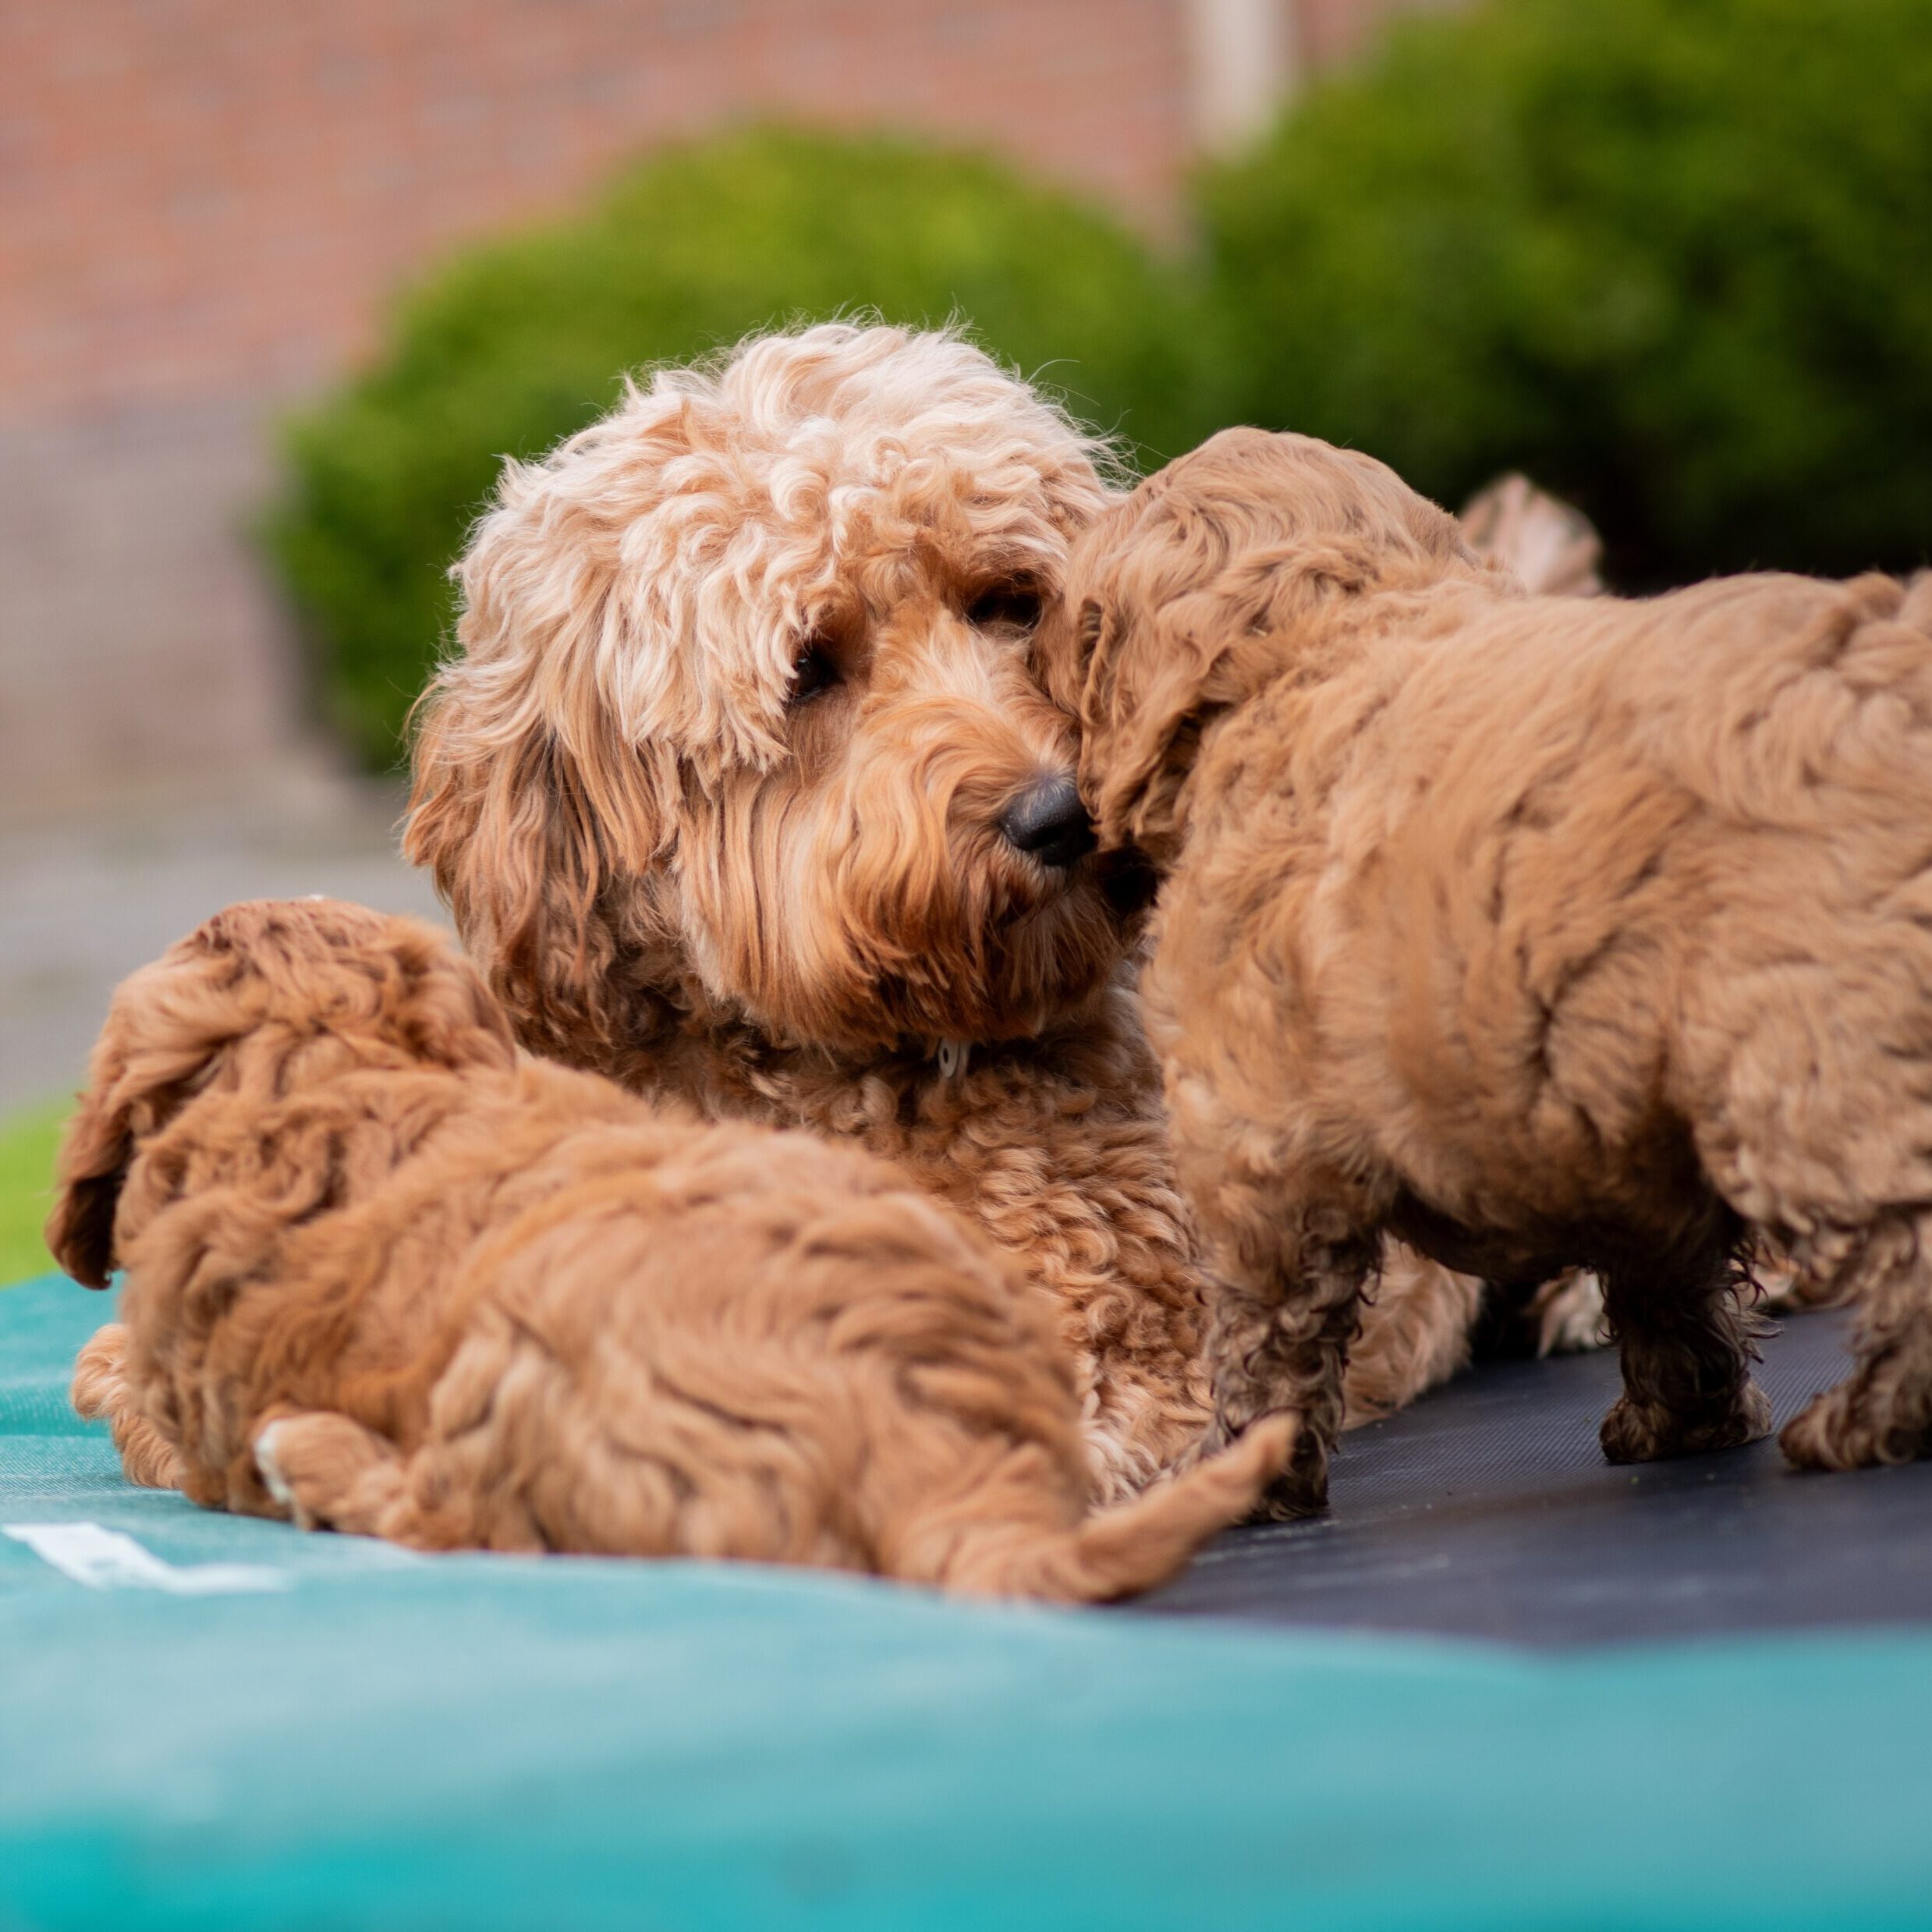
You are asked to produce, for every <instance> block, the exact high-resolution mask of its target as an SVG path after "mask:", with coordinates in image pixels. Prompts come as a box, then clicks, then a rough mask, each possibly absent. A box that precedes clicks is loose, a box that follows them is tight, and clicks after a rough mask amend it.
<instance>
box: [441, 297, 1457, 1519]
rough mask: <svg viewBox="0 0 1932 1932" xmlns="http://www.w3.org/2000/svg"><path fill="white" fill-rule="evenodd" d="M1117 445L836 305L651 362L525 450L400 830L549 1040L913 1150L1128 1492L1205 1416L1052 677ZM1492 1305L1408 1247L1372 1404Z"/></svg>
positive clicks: (1135, 1021) (1115, 900) (1115, 889)
mask: <svg viewBox="0 0 1932 1932" xmlns="http://www.w3.org/2000/svg"><path fill="white" fill-rule="evenodd" d="M1101 455H1102V452H1101V450H1100V449H1099V448H1098V447H1097V445H1095V443H1094V441H1092V439H1091V438H1089V437H1087V436H1086V435H1084V434H1082V433H1081V432H1080V431H1079V430H1078V429H1076V427H1074V425H1073V424H1072V423H1071V422H1070V421H1069V419H1068V418H1067V417H1066V416H1065V414H1064V413H1062V411H1061V410H1059V409H1057V408H1056V407H1055V406H1052V405H1051V404H1050V403H1048V402H1046V401H1045V400H1044V399H1042V398H1041V397H1040V395H1038V394H1037V392H1035V391H1034V390H1033V389H1032V388H1030V387H1029V386H1028V385H1026V384H1025V383H1023V382H1022V381H1019V380H1018V379H1016V378H1014V377H1013V376H1012V375H1010V374H1008V373H1006V372H1005V370H1001V369H1000V368H999V367H997V366H996V365H995V364H994V363H992V362H991V360H988V359H987V356H984V354H982V353H980V351H979V350H977V349H975V348H973V347H972V346H970V344H968V343H966V342H963V341H962V340H960V339H958V338H957V337H956V336H954V335H946V334H938V333H916V332H907V331H901V330H898V329H894V328H857V327H853V326H849V325H845V324H828V325H825V326H824V327H820V328H812V329H808V330H806V331H803V333H800V334H798V335H779V336H773V337H768V338H764V339H758V340H754V341H752V342H747V343H746V344H745V345H743V346H742V347H740V348H739V349H738V350H736V352H735V353H733V354H732V355H731V356H729V357H728V359H726V360H724V361H723V362H722V363H719V364H717V365H715V366H712V367H704V368H700V369H694V370H668V371H665V372H661V373H660V374H658V375H657V376H656V377H655V378H654V379H653V380H652V381H651V382H650V385H649V386H648V387H647V388H642V389H640V390H637V391H636V392H633V393H632V394H631V395H629V398H628V399H626V402H624V403H623V405H622V406H621V407H620V408H619V409H617V410H616V411H615V413H614V414H612V416H610V417H608V418H607V419H606V420H604V421H602V422H601V423H598V424H595V425H594V427H591V428H590V429H588V430H586V431H584V432H583V434H580V435H578V436H576V437H574V438H572V439H571V440H570V441H568V442H566V443H565V444H564V445H562V447H561V448H559V449H558V450H557V451H556V452H555V453H554V454H553V455H552V456H551V457H550V458H549V459H548V460H547V461H545V462H543V463H537V464H534V465H529V466H523V465H515V464H513V465H512V466H509V469H508V470H506V472H505V476H504V478H503V480H502V487H501V489H500V491H499V493H498V500H497V503H496V505H495V508H494V509H492V510H491V512H490V513H489V515H488V516H486V517H485V518H484V520H483V522H482V523H481V524H480V526H479V527H478V529H477V533H476V537H475V540H474V541H473V544H472V545H471V547H470V551H469V554H468V555H467V556H466V558H464V559H463V564H462V566H461V573H460V574H461V580H462V586H463V606H464V608H463V617H462V621H461V625H460V640H461V644H462V652H461V655H460V656H459V657H457V658H455V659H454V660H453V661H452V662H450V663H449V664H448V665H446V666H445V668H444V669H443V671H442V672H441V675H439V677H438V679H437V681H436V683H435V685H434V688H433V689H432V691H431V694H430V697H429V699H428V702H427V706H426V707H425V710H424V714H423V721H422V728H421V732H420V737H419V739H418V742H417V749H416V792H415V797H414V800H413V807H412V810H411V814H410V818H409V832H408V848H409V852H410V853H411V854H412V855H413V856H414V857H415V858H416V859H417V860H419V861H420V862H423V863H428V864H430V865H431V866H433V867H434V870H435V873H436V877H437V880H438V884H439V885H440V887H441V889H442V891H443V892H444V894H445V896H446V897H447V899H448V902H449V903H450V906H451V907H452V909H453V911H454V913H455V915H456V920H457V923H458V924H459V927H460V928H461V930H462V931H463V936H464V938H465V940H466V943H467V945H469V948H470V952H471V953H472V955H473V957H475V958H476V959H478V960H479V961H480V962H481V963H482V965H483V966H484V969H485V970H486V971H487V974H488V976H489V978H490V980H491V984H492V985H493V986H494V987H495V989H496V990H497V991H498V993H499V994H501V995H502V998H503V999H504V1001H505V1003H506V1004H507V1005H508V1007H509V1010H510V1012H511V1013H512V1016H513V1018H514V1020H515V1022H516V1026H517V1027H518V1029H519V1033H520V1034H521V1036H522V1037H523V1040H524V1041H525V1043H526V1044H528V1045H529V1046H530V1048H533V1049H534V1050H535V1051H538V1052H541V1053H543V1054H545V1055H551V1056H554V1057H555V1058H559V1059H562V1060H565V1061H568V1062H573V1063H574V1064H576V1065H583V1066H588V1067H594V1068H596V1069H598V1070H600V1071H601V1072H606V1073H608V1074H611V1075H613V1076H615V1077H616V1078H617V1079H619V1080H621V1081H622V1082H623V1083H625V1084H626V1086H628V1087H632V1088H633V1089H634V1090H637V1091H639V1092H642V1093H647V1094H659V1095H668V1096H675V1097H678V1098H679V1099H680V1100H682V1101H686V1102H688V1103H689V1104H693V1105H694V1106H696V1107H697V1108H699V1109H700V1111H702V1112H703V1113H704V1114H705V1115H707V1117H710V1118H749V1119H755V1120H760V1121H764V1122H774V1123H777V1124H779V1125H783V1126H806V1127H810V1128H811V1129H815V1130H817V1131H819V1132H821V1133H831V1134H834V1135H837V1136H844V1137H849V1138H851V1139H853V1140H858V1141H860V1142H861V1143H863V1144H864V1145H865V1146H866V1147H869V1148H870V1149H871V1150H874V1152H876V1153H878V1154H884V1155H888V1156H889V1157H892V1159H893V1160H895V1161H897V1162H899V1164H900V1165H901V1166H902V1168H905V1169H906V1172H909V1174H910V1175H913V1178H914V1179H916V1180H917V1181H918V1182H920V1185H922V1186H925V1187H927V1188H929V1189H931V1190H933V1191H934V1193H938V1194H939V1195H941V1196H943V1197H944V1198H945V1199H946V1200H949V1201H951V1202H952V1203H953V1204H955V1206H957V1207H960V1208H961V1209H962V1210H964V1211H966V1214H968V1215H969V1216H970V1217H971V1218H973V1220H974V1221H977V1224H978V1225H980V1227H982V1228H984V1229H985V1230H986V1231H987V1232H988V1233H989V1234H990V1235H992V1237H993V1238H994V1240H996V1241H997V1242H998V1243H999V1244H1000V1245H1001V1246H1002V1247H1004V1248H1005V1249H1006V1250H1009V1252H1011V1253H1014V1254H1016V1255H1017V1256H1019V1257H1020V1258H1021V1259H1022V1260H1023V1264H1024V1265H1025V1266H1026V1267H1027V1268H1028V1269H1029V1270H1030V1271H1031V1272H1032V1273H1033V1275H1034V1277H1035V1278H1037V1280H1039V1281H1040V1282H1042V1283H1044V1285H1046V1286H1047V1287H1048V1289H1051V1292H1052V1294H1053V1296H1054V1297H1055V1301H1056V1302H1057V1303H1058V1306H1059V1309H1060V1310H1061V1327H1062V1335H1063V1336H1064V1338H1065V1342H1066V1343H1067V1345H1068V1346H1069V1349H1071V1350H1072V1353H1073V1355H1074V1357H1075V1359H1076V1361H1077V1363H1079V1369H1080V1374H1081V1376H1082V1379H1083V1387H1084V1388H1085V1390H1086V1393H1087V1405H1088V1415H1089V1423H1090V1436H1091V1441H1092V1444H1093V1448H1094V1459H1095V1462H1096V1464H1097V1468H1098V1470H1099V1473H1100V1481H1101V1489H1102V1493H1103V1494H1106V1495H1108V1496H1119V1495H1122V1494H1126V1493H1129V1492H1130V1491H1133V1489H1135V1488H1136V1487H1140V1485H1142V1484H1145V1483H1147V1481H1149V1480H1151V1479H1152V1478H1153V1477H1154V1476H1155V1475H1157V1473H1159V1472H1160V1471H1161V1470H1162V1469H1165V1468H1168V1467H1170V1466H1173V1465H1174V1464H1175V1462H1177V1461H1179V1460H1180V1459H1183V1458H1185V1457H1186V1455H1189V1454H1190V1453H1191V1452H1193V1449H1194V1448H1196V1445H1197V1444H1198V1441H1199V1440H1200V1436H1201V1434H1202V1431H1203V1429H1204V1425H1205V1423H1206V1421H1207V1416H1208V1413H1209V1396H1208V1389H1207V1382H1206V1380H1205V1377H1204V1374H1203V1372H1202V1367H1201V1332H1200V1331H1201V1316H1202V1307H1203V1299H1204V1285H1203V1274H1202V1261H1201V1257H1200V1248H1199V1242H1198V1237H1197V1235H1196V1231H1195V1228H1194V1227H1193V1223H1192V1221H1191V1220H1190V1218H1189V1214H1188V1212H1187V1210H1186V1204H1185V1203H1184V1201H1183V1200H1182V1197H1181V1196H1180V1194H1179V1192H1178V1190H1177V1189H1176V1187H1175V1182H1174V1175H1173V1169H1172V1159H1171V1156H1170V1154H1169V1150H1168V1143H1167V1136H1166V1130H1165V1124H1164V1122H1163V1121H1162V1118H1161V1107H1160V1101H1159V1095H1158V1090H1157V1076H1156V1073H1155V1070H1154V1065H1153V1062H1152V1061H1151V1059H1150V1057H1149V1055H1148V1054H1147V1049H1146V1046H1145V1044H1144V1041H1143V1036H1142V1033H1141V1028H1140V1020H1139V1017H1138V1013H1137V1011H1136V1005H1135V1001H1134V998H1133V994H1132V993H1131V991H1129V989H1128V987H1127V985H1126V981H1125V977H1124V975H1123V971H1122V968H1123V962H1125V961H1126V958H1127V955H1128V954H1129V950H1130V949H1131V948H1132V947H1133V945H1134V944H1135V943H1136V938H1137V932H1138V927H1137V916H1138V915H1139V913H1140V911H1141V910H1142V908H1143V902H1144V899H1145V895H1146V881H1145V878H1144V875H1143V874H1142V873H1141V872H1140V870H1139V869H1138V868H1137V867H1134V866H1133V865H1130V864H1127V863H1120V862H1117V861H1113V860H1106V859H1103V858H1101V857H1098V856H1095V855H1094V853H1093V849H1092V848H1093V838H1092V835H1091V832H1090V829H1089V827H1088V824H1087V818H1086V815H1085V814H1084V812H1083V810H1082V808H1081V806H1080V803H1079V798H1078V796H1077V794H1076V790H1075V787H1074V784H1073V761H1074V752H1075V746H1074V738H1073V725H1072V720H1071V719H1070V718H1069V716H1068V715H1067V714H1066V713H1065V711H1062V710H1061V709H1059V708H1058V707H1056V706H1055V705H1054V704H1052V703H1051V702H1050V701H1049V700H1048V698H1047V697H1046V696H1045V695H1044V693H1043V692H1042V690H1041V689H1040V685H1039V682H1038V680H1037V675H1036V673H1035V670H1034V668H1033V663H1032V660H1031V656H1030V653H1031V649H1032V643H1033V629H1034V626H1035V623H1036V622H1037V618H1038V615H1039V612H1040V608H1041V606H1042V603H1043V601H1044V600H1047V599H1050V598H1051V597H1053V596H1054V595H1055V594H1056V593H1057V591H1058V589H1059V587H1060V584H1061V581H1062V573H1063V572H1064V570H1065V562H1066V557H1067V552H1068V548H1069V545H1070V544H1071V543H1072V541H1073V539H1074V537H1076V535H1077V534H1078V533H1079V531H1080V530H1083V528H1084V527H1085V526H1087V524H1088V523H1090V521H1091V520H1092V519H1094V517H1095V516H1097V515H1098V514H1099V513H1100V512H1101V510H1102V509H1104V508H1105V506H1106V505H1107V504H1108V502H1110V501H1111V500H1112V495H1113V491H1112V490H1111V487H1110V485H1109V484H1108V480H1107V478H1106V477H1105V475H1104V471H1103V468H1102V466H1101V464H1100V462H1099V459H1100V458H1101ZM1480 1292H1481V1290H1480V1286H1479V1285H1478V1284H1477V1283H1476V1282H1474V1281H1473V1280H1471V1279H1469V1278H1465V1277H1460V1276H1457V1275H1455V1274H1452V1273H1450V1272H1449V1271H1447V1270H1445V1269H1441V1268H1438V1267H1435V1266H1434V1264H1427V1263H1423V1262H1420V1261H1419V1260H1416V1258H1415V1257H1413V1256H1409V1255H1406V1254H1404V1253H1400V1252H1397V1253H1393V1254H1391V1257H1390V1260H1389V1262H1388V1266H1387V1267H1386V1268H1385V1269H1384V1274H1383V1279H1382V1287H1381V1294H1380V1296H1379V1299H1377V1303H1376V1304H1375V1306H1374V1307H1373V1308H1372V1309H1371V1310H1370V1311H1369V1312H1368V1314H1367V1320H1366V1326H1365V1329H1364V1332H1363V1337H1362V1340H1361V1342H1360V1345H1359V1346H1358V1348H1357V1349H1356V1352H1355V1356H1354V1358H1353V1364H1352V1371H1351V1378H1350V1383H1349V1395H1350V1398H1351V1401H1352V1403H1353V1404H1354V1405H1355V1407H1356V1411H1357V1413H1367V1412H1372V1411H1374V1410H1376V1409H1385V1408H1388V1407H1391V1406H1395V1405H1396V1404H1398V1403H1399V1402H1404V1401H1406V1400H1407V1399H1408V1398H1410V1397H1411V1396H1413V1395H1415V1394H1416V1392H1417V1391H1419V1390H1420V1389H1422V1388H1425V1387H1427V1386H1428V1385H1429V1384H1430V1383H1431V1382H1433V1381H1437V1380H1439V1379H1440V1378H1441V1377H1442V1376H1444V1375H1445V1374H1448V1373H1449V1372H1451V1371H1452V1370H1453V1369H1454V1368H1455V1367H1457V1366H1458V1365H1459V1363H1461V1362H1462V1360H1463V1359H1465V1358H1466V1355H1467V1352H1468V1346H1469V1342H1468V1335H1469V1327H1470V1324H1471V1320H1472V1318H1473V1315H1474V1313H1475V1311H1476V1304H1477V1300H1478V1298H1479V1296H1480Z"/></svg>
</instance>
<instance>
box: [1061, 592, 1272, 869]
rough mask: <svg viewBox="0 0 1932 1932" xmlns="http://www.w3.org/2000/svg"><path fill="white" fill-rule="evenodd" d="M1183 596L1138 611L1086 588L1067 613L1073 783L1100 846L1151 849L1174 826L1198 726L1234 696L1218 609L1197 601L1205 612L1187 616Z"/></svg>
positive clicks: (1235, 688) (1236, 688) (1197, 740)
mask: <svg viewBox="0 0 1932 1932" xmlns="http://www.w3.org/2000/svg"><path fill="white" fill-rule="evenodd" d="M1189 601H1190V600H1186V599H1183V600H1181V601H1179V603H1178V604H1168V605H1167V606H1165V607H1164V608H1159V609H1156V610H1153V611H1147V610H1143V609H1140V608H1136V607H1135V606H1134V605H1133V604H1132V603H1131V602H1130V601H1129V602H1126V603H1122V602H1118V601H1115V600H1114V599H1112V598H1111V597H1089V598H1087V599H1086V600H1085V601H1083V603H1082V604H1081V606H1080V608H1079V611H1078V612H1077V613H1076V629H1077V633H1078V635H1079V642H1080V648H1081V653H1082V655H1083V658H1084V659H1085V661H1086V665H1087V675H1086V679H1085V684H1084V688H1083V690H1082V693H1081V697H1080V711H1079V714H1080V720H1081V724H1082V726H1083V736H1082V741H1081V753H1080V789H1081V792H1082V793H1083V795H1084V796H1085V797H1086V798H1087V803H1088V806H1089V808H1090V810H1092V812H1093V814H1094V817H1095V819H1096V821H1097V822H1098V824H1099V826H1100V830H1101V838H1102V840H1103V842H1105V843H1107V844H1108V845H1117V844H1121V843H1124V842H1129V841H1131V842H1134V843H1136V844H1139V845H1143V846H1145V847H1147V849H1150V850H1153V849H1155V848H1157V846H1159V845H1161V843H1162V842H1163V841H1164V840H1165V839H1166V838H1168V836H1169V835H1172V833H1173V832H1174V831H1175V830H1176V829H1177V828H1178V807H1179V796H1180V792H1181V788H1182V785H1184V784H1185V783H1186V779H1187V775H1188V774H1189V771H1192V770H1193V764H1194V756H1195V753H1196V751H1197V750H1199V748H1200V736H1201V733H1202V732H1203V731H1204V729H1205V728H1207V725H1208V724H1209V723H1210V722H1211V721H1212V720H1213V719H1214V718H1215V717H1216V716H1217V715H1218V714H1219V713H1220V712H1221V711H1224V710H1225V709H1226V708H1227V707H1228V705H1229V704H1232V703H1234V702H1235V700H1236V699H1237V698H1238V697H1239V695H1240V693H1239V686H1238V681H1237V680H1236V679H1235V678H1234V677H1232V676H1231V675H1228V673H1229V672H1230V670H1231V668H1232V667H1231V666H1230V665H1229V662H1228V644H1229V640H1228V638H1227V636H1225V634H1224V633H1223V632H1222V630H1221V626H1219V625H1218V623H1217V622H1214V621H1213V620H1214V619H1215V618H1216V617H1218V613H1214V612H1204V611H1200V610H1196V611H1195V612H1193V614H1192V615H1193V616H1194V617H1196V618H1204V619H1208V620H1209V621H1207V622H1204V623H1200V624H1196V623H1194V622H1189V611H1188V609H1187V604H1188V603H1189Z"/></svg>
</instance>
